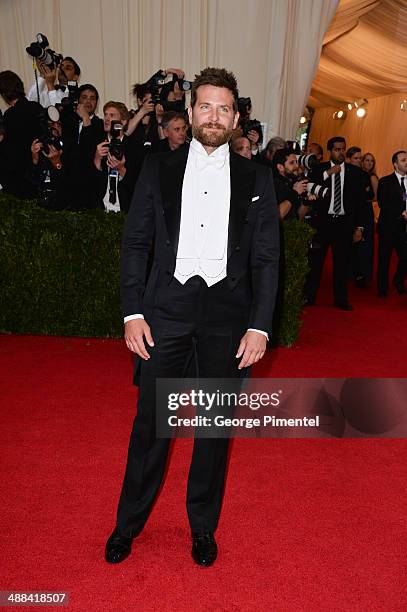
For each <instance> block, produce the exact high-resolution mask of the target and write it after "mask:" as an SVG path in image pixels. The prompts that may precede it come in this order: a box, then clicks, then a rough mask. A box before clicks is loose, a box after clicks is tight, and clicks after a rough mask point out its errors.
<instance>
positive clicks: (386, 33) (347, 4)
mask: <svg viewBox="0 0 407 612" xmlns="http://www.w3.org/2000/svg"><path fill="white" fill-rule="evenodd" d="M406 50H407V0H341V1H340V4H339V6H338V9H337V12H336V14H335V17H334V19H333V21H332V23H331V25H330V27H329V30H328V32H327V33H326V35H325V37H324V44H323V49H322V54H321V60H320V64H319V68H318V72H317V75H316V77H315V79H314V82H313V85H312V89H311V95H310V98H309V101H308V103H309V105H310V106H313V107H318V106H327V105H333V106H340V105H343V103H344V102H347V101H352V100H355V99H357V98H368V99H369V98H374V97H377V96H384V95H388V94H392V93H397V92H405V91H406V89H407V82H406V75H407V53H406Z"/></svg>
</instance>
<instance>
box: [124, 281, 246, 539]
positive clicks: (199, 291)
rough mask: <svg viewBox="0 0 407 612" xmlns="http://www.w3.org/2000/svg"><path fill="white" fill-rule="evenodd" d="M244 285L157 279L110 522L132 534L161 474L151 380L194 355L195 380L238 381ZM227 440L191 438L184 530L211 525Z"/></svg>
mask: <svg viewBox="0 0 407 612" xmlns="http://www.w3.org/2000/svg"><path fill="white" fill-rule="evenodd" d="M246 290H247V288H245V287H244V286H243V287H241V288H240V289H239V286H238V287H237V288H236V292H235V291H234V292H232V291H230V289H229V288H228V286H227V282H226V279H225V280H223V281H221V282H219V283H217V284H215V285H213V286H212V287H210V288H208V287H207V285H206V283H205V282H204V281H203V280H202V279H201V278H200V277H198V276H195V277H193V278H191V279H189V280H188V282H187V283H186V284H185V285H182V284H181V283H179V282H178V281H177V280H176V279H175V278H173V279H172V281H171V282H170V284H169V285H168V284H166V283H165V282H159V283H158V288H157V295H156V298H155V306H154V311H153V315H152V320H151V321H147V322H148V323H149V325H150V327H151V331H152V335H153V339H154V343H155V346H154V347H149V346H147V351H148V352H149V354H150V359H149V360H147V361H143V362H142V364H141V374H140V389H139V400H138V406H137V415H136V418H135V420H134V424H133V430H132V433H131V436H130V443H129V450H128V458H127V466H126V472H125V477H124V481H123V486H122V492H121V495H120V500H119V506H118V511H117V527H118V528H119V531H120V532H121V533H122V534H123V535H126V536H129V537H135V536H137V535H138V534H139V533H140V532H141V530H142V529H143V527H144V525H145V523H146V521H147V519H148V516H149V514H150V511H151V509H152V506H153V503H154V500H155V498H156V495H157V493H158V490H159V488H160V485H161V482H162V478H163V475H164V472H165V467H166V463H167V456H168V451H169V445H170V440H169V439H164V438H157V437H156V416H155V410H156V401H155V394H156V390H155V385H156V379H157V378H181V377H183V376H185V375H186V372H187V368H188V364H189V363H190V361H191V357H192V356H193V355H194V357H195V359H196V362H197V369H198V373H199V376H200V377H202V378H219V377H225V378H239V377H240V376H241V374H242V372H241V371H240V370H238V367H237V366H238V363H239V361H240V360H238V359H236V357H235V355H236V352H237V349H238V346H239V343H240V340H241V338H242V336H243V335H244V333H245V331H246V327H247V319H248V307H249V305H250V300H248V301H244V302H242V298H243V297H244V294H245V292H246ZM228 443H229V440H228V439H227V438H217V439H216V438H211V439H209V438H195V440H194V449H193V454H192V460H191V465H190V470H189V476H188V486H187V500H186V503H187V512H188V518H189V523H190V527H191V532H192V533H194V534H195V533H205V532H214V531H215V530H216V527H217V524H218V520H219V515H220V510H221V504H222V498H223V490H224V480H225V471H226V465H227V455H228Z"/></svg>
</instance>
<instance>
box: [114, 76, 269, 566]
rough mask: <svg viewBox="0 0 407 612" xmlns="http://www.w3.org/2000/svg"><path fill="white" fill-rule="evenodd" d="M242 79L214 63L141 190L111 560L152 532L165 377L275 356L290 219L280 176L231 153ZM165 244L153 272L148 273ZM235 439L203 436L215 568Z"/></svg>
mask: <svg viewBox="0 0 407 612" xmlns="http://www.w3.org/2000/svg"><path fill="white" fill-rule="evenodd" d="M237 99H238V91H237V84H236V79H235V77H234V75H233V74H232V73H229V72H227V71H226V70H224V69H218V68H206V69H205V70H203V71H202V72H201V74H200V75H198V76H197V78H196V80H195V82H194V85H193V88H192V94H191V108H190V109H189V119H190V123H191V126H192V134H193V139H192V142H191V144H190V145H189V146H188V145H186V146H184V147H181V148H179V149H178V150H177V151H173V152H170V153H162V154H155V155H150V156H149V157H148V158H147V159H146V161H145V164H144V166H143V169H142V171H141V174H140V177H139V181H138V183H137V185H136V189H135V193H134V196H133V201H132V205H131V208H130V211H129V215H128V218H127V222H126V226H125V230H124V237H123V245H122V282H121V286H122V304H123V315H124V321H125V339H126V344H127V346H128V348H129V349H130V350H131V351H133V352H134V353H136V355H137V356H138V360H139V362H140V366H141V367H140V393H139V400H138V408H137V416H136V418H135V421H134V425H133V431H132V434H131V438H130V444H129V451H128V460H127V467H126V473H125V477H124V482H123V487H122V492H121V496H120V501H119V507H118V512H117V524H116V528H115V530H114V531H113V533H112V534H111V536H110V538H109V539H108V541H107V544H106V550H105V558H106V560H107V561H108V562H110V563H119V562H121V561H123V560H124V559H125V558H126V557H127V556H128V555H129V554H130V552H131V545H132V540H133V538H134V537H136V536H137V535H138V534H139V533H140V532H141V530H142V529H143V527H144V525H145V523H146V521H147V518H148V516H149V513H150V511H151V508H152V505H153V502H154V499H155V497H156V494H157V492H158V489H159V487H160V484H161V481H162V477H163V474H164V469H165V464H166V460H167V454H168V449H169V442H170V441H169V439H164V438H157V437H156V433H155V381H156V379H157V378H162V377H165V378H180V377H183V376H184V375H185V371H186V368H187V365H188V363H189V361H190V359H191V355H194V357H195V359H194V361H195V363H196V366H197V370H198V371H197V374H198V375H199V377H202V378H219V377H225V378H235V379H239V378H240V377H242V375H243V373H244V372H245V369H246V368H248V367H249V366H251V365H252V364H254V363H255V362H257V361H259V359H261V358H262V357H263V355H264V353H265V350H266V343H267V339H268V337H269V334H270V333H271V321H272V316H273V307H274V300H275V294H276V288H277V282H278V258H279V240H278V212H277V205H276V200H275V194H274V188H273V182H272V175H271V172H270V171H269V170H268V169H266V168H264V167H262V166H257V165H255V164H252V163H251V162H250V161H249V160H247V159H244V158H242V157H240V156H239V155H236V154H234V153H233V152H230V150H229V145H228V141H229V140H230V138H231V136H232V132H233V129H234V128H235V127H236V125H237V121H238V117H239V115H238V112H237ZM153 241H154V253H153V263H152V267H151V272H150V275H149V278H148V281H147V284H146V268H147V264H148V260H149V253H150V248H151V246H152V244H153ZM227 451H228V439H226V438H211V439H209V438H196V439H195V440H194V450H193V455H192V461H191V466H190V471H189V477H188V488H187V512H188V518H189V523H190V527H191V532H192V539H193V544H192V556H193V559H194V561H195V562H196V563H198V564H199V565H202V566H209V565H212V563H213V562H214V561H215V559H216V556H217V545H216V542H215V538H214V532H215V530H216V527H217V524H218V520H219V514H220V508H221V502H222V497H223V486H224V479H225V470H226V462H227Z"/></svg>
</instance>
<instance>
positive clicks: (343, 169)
mask: <svg viewBox="0 0 407 612" xmlns="http://www.w3.org/2000/svg"><path fill="white" fill-rule="evenodd" d="M337 165H338V164H334V163H333V162H332V161H331V168H332V167H333V166H337ZM340 175H341V210H340V212H338V213H335V212H334V200H335V176H336V175H335V174H332V175H331V203H330V205H329V209H328V215H335V214H336V215H344V214H345V209H344V207H343V184H344V182H345V162H342V163H341V172H340ZM328 176H329V175H328V173H327V172H324V180H325V181H326V179H327V178H328Z"/></svg>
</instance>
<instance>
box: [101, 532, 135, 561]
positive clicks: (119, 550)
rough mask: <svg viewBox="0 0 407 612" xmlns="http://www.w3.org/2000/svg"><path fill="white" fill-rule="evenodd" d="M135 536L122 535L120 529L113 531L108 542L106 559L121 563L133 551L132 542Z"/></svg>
mask: <svg viewBox="0 0 407 612" xmlns="http://www.w3.org/2000/svg"><path fill="white" fill-rule="evenodd" d="M132 541H133V538H128V537H126V536H122V535H121V534H120V532H119V530H118V529H117V527H116V529H115V530H114V531H113V533H112V535H111V536H110V538H109V539H108V541H107V542H106V548H105V559H106V561H107V562H108V563H121V562H122V561H124V560H125V559H127V557H128V556H129V554H130V553H131V543H132Z"/></svg>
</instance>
